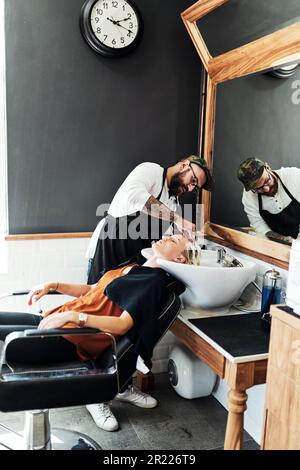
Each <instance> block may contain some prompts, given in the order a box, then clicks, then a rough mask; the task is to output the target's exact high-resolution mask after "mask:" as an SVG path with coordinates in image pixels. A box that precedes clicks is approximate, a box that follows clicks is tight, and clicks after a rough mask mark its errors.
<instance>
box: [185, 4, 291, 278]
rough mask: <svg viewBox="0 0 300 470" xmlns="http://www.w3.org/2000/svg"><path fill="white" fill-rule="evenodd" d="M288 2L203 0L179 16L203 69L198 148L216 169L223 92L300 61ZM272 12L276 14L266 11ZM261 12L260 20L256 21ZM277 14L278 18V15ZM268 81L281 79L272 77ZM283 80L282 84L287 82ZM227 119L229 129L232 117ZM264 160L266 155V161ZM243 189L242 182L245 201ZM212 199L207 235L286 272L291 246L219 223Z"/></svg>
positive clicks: (207, 200) (206, 197) (207, 205)
mask: <svg viewBox="0 0 300 470" xmlns="http://www.w3.org/2000/svg"><path fill="white" fill-rule="evenodd" d="M288 3H289V8H287V4H286V2H282V0H272V1H270V2H269V1H268V2H266V1H263V0H199V1H198V2H197V3H195V4H194V5H192V6H191V7H190V8H188V9H187V10H186V11H185V12H183V13H182V15H181V16H182V19H183V22H184V24H185V27H186V29H187V31H188V33H189V35H190V37H191V39H192V41H193V43H194V46H195V48H196V50H197V52H198V54H199V56H200V58H201V61H202V63H203V66H204V78H203V80H202V107H201V112H202V115H201V132H200V143H199V148H200V149H201V153H202V155H203V156H205V158H206V160H207V162H208V165H209V167H210V168H212V169H213V170H214V169H215V164H214V151H215V148H214V141H215V133H216V103H217V100H218V96H219V95H220V96H221V93H220V92H219V89H221V90H222V88H221V87H225V86H229V85H230V83H231V81H232V80H234V82H235V81H240V80H244V79H245V78H246V79H247V80H248V79H249V78H250V79H251V80H252V78H253V79H254V77H258V78H259V77H260V75H265V72H269V71H272V70H274V69H277V68H279V67H282V66H287V65H289V64H297V63H299V62H300V5H299V0H288ZM270 8H271V9H272V10H268V9H270ZM255 9H256V11H255ZM258 9H259V12H260V16H261V21H258V20H257V11H258ZM279 10H280V15H279V14H277V13H278V12H279ZM270 11H272V15H270ZM254 12H255V13H256V15H254V14H253V13H254ZM228 20H229V21H228ZM216 31H217V32H218V34H215V33H216ZM297 70H298V68H297V67H295V71H297ZM268 75H269V74H268ZM249 76H251V77H249ZM252 76H253V77H252ZM268 78H269V77H268ZM269 80H277V79H276V78H274V77H271V76H270V78H269ZM279 81H280V82H281V84H282V82H284V80H279ZM227 83H228V85H227ZM241 88H242V87H241ZM266 89H267V87H266ZM217 91H218V93H217ZM236 104H237V103H236ZM297 111H298V112H299V107H298V108H297ZM225 119H227V125H228V126H230V116H228V115H227V116H226V117H225ZM241 120H242V117H241ZM253 121H255V117H254V116H253ZM275 138H276V132H275ZM249 156H255V157H256V156H257V155H245V156H244V158H243V155H241V158H240V163H241V162H242V161H243V160H244V159H246V158H247V157H249ZM264 157H265V155H262V159H264ZM258 158H260V157H259V155H258ZM218 161H220V157H219V156H218ZM299 162H300V159H299ZM297 166H298V165H297ZM299 166H300V165H299ZM233 170H234V171H233V174H234V176H233V178H235V180H237V176H236V170H237V168H234V169H233ZM216 186H217V182H216ZM242 190H243V187H242V185H241V183H240V191H241V197H242ZM212 198H214V193H212V194H211V193H209V192H207V191H203V195H202V202H203V204H204V211H205V215H204V220H205V234H206V236H207V237H208V238H210V239H212V240H214V241H217V242H218V243H221V244H223V245H226V246H229V247H232V248H235V249H237V250H239V251H241V252H245V253H247V254H249V255H250V256H254V257H256V258H259V259H262V260H264V261H267V262H269V263H271V264H274V265H277V266H280V267H283V268H285V269H287V268H288V261H289V254H290V246H288V245H286V244H281V243H278V242H275V241H271V240H269V239H268V238H265V237H262V236H257V234H255V235H252V234H251V233H253V232H252V231H251V227H244V226H243V224H232V223H230V224H228V225H227V224H222V223H216V221H215V220H214V217H213V214H212ZM236 225H237V226H236ZM246 225H247V224H246Z"/></svg>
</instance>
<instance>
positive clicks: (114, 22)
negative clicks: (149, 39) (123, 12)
mask: <svg viewBox="0 0 300 470" xmlns="http://www.w3.org/2000/svg"><path fill="white" fill-rule="evenodd" d="M107 20H109V21H111V22H112V23H113V24H116V25H117V26H120V28H123V29H126V31H128V32H129V33H130V34H131V33H132V31H131V30H130V29H128V28H125V26H123V25H121V24H119V21H124V20H118V21H116V20H114V19H113V18H112V19H110V18H107Z"/></svg>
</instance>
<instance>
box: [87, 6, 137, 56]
mask: <svg viewBox="0 0 300 470" xmlns="http://www.w3.org/2000/svg"><path fill="white" fill-rule="evenodd" d="M90 21H91V27H92V30H93V33H94V34H95V36H96V38H97V39H98V40H99V41H100V42H102V43H103V44H104V45H106V46H108V47H112V48H115V49H120V48H122V47H126V46H129V45H130V44H131V43H132V42H133V41H134V39H135V38H136V36H137V33H138V29H139V23H138V19H137V16H136V14H135V11H134V10H133V8H132V7H131V6H130V5H129V4H128V3H127V2H125V1H124V0H121V1H117V0H116V1H108V0H107V1H102V0H98V1H97V2H96V3H95V5H94V7H93V9H92V11H91V18H90Z"/></svg>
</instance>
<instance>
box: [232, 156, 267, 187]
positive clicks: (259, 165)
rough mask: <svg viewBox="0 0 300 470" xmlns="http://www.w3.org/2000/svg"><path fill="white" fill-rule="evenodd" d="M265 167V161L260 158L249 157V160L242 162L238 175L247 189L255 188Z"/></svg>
mask: <svg viewBox="0 0 300 470" xmlns="http://www.w3.org/2000/svg"><path fill="white" fill-rule="evenodd" d="M264 168H265V162H263V161H262V160H259V159H258V158H247V160H245V161H244V162H242V163H241V164H240V166H239V169H238V171H237V177H238V179H239V180H240V181H241V182H242V183H243V185H244V186H245V190H246V191H250V189H253V187H254V186H255V183H256V182H257V181H258V180H259V178H260V177H261V176H262V174H263V172H264Z"/></svg>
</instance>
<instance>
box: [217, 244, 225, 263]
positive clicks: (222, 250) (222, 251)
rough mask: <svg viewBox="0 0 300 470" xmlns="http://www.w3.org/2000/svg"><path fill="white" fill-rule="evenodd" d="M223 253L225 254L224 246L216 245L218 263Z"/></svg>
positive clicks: (223, 255)
mask: <svg viewBox="0 0 300 470" xmlns="http://www.w3.org/2000/svg"><path fill="white" fill-rule="evenodd" d="M225 255H226V250H225V248H222V247H218V248H217V262H218V263H221V262H222V260H223V259H224V257H225Z"/></svg>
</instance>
